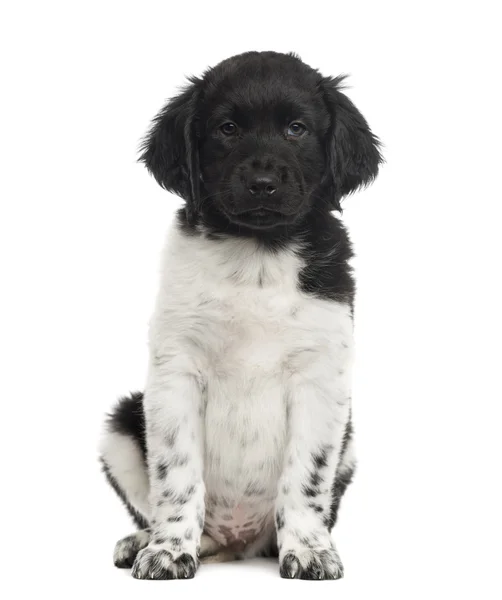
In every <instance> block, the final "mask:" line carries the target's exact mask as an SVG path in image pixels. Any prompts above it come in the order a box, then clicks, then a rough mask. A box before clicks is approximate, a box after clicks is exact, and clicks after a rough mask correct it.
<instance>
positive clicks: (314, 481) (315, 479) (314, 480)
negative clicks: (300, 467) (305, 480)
mask: <svg viewBox="0 0 502 600" xmlns="http://www.w3.org/2000/svg"><path fill="white" fill-rule="evenodd" d="M322 481H323V478H322V477H321V476H320V475H319V473H311V474H310V485H311V486H313V487H316V486H318V485H319V484H320V483H322Z"/></svg>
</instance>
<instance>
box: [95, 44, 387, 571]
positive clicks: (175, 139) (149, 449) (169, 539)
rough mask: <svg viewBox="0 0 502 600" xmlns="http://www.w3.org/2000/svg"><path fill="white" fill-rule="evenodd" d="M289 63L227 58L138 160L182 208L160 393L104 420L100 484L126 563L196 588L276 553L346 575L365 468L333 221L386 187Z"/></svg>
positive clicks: (359, 120)
mask: <svg viewBox="0 0 502 600" xmlns="http://www.w3.org/2000/svg"><path fill="white" fill-rule="evenodd" d="M342 83H343V77H337V78H331V77H323V76H321V75H320V74H319V72H318V71H316V70H315V69H312V68H311V67H309V66H307V65H306V64H304V63H303V62H302V61H301V60H300V58H299V57H298V56H296V55H294V54H279V53H275V52H248V53H245V54H241V55H239V56H235V57H233V58H230V59H228V60H225V61H223V62H222V63H220V64H219V65H217V66H216V67H214V68H212V69H209V70H208V71H207V72H206V73H205V74H204V76H203V77H202V78H200V79H199V78H195V77H194V78H191V79H190V84H189V85H188V87H186V89H184V91H183V92H182V93H180V94H179V95H178V96H176V97H175V98H174V99H173V100H171V101H170V102H169V103H168V104H167V105H166V106H165V107H164V108H163V109H162V110H161V111H160V112H159V114H158V115H157V116H156V117H155V119H154V121H153V124H152V127H151V129H150V131H149V133H148V134H147V136H146V138H145V140H144V142H143V145H142V154H141V161H143V162H144V163H145V165H146V166H147V168H148V169H149V171H150V172H151V173H152V174H153V176H154V177H155V179H156V180H157V182H158V183H159V184H160V185H161V186H162V187H163V188H165V189H166V190H169V191H171V192H174V193H175V194H177V195H179V196H181V197H182V198H183V199H184V200H185V201H186V207H185V208H184V209H181V210H179V212H178V214H177V219H176V221H175V224H174V226H173V227H172V229H171V231H170V233H169V237H168V241H167V245H166V247H165V250H164V256H163V268H162V275H161V282H160V289H159V293H158V298H157V303H156V308H155V311H154V315H153V318H152V321H151V326H150V336H149V340H150V360H149V374H148V378H147V382H146V389H145V393H144V394H141V393H136V394H132V395H131V396H130V397H126V398H122V399H121V400H120V401H119V403H118V405H117V406H116V408H115V409H114V411H113V412H112V414H111V415H110V416H109V418H108V419H107V423H106V432H105V435H104V437H103V441H102V446H101V461H102V465H103V470H104V473H105V474H106V477H107V479H108V481H109V482H110V484H111V485H112V487H113V488H114V489H115V491H116V492H117V493H118V495H119V497H120V498H121V499H122V501H123V502H124V504H125V506H126V507H127V509H128V510H129V512H130V513H131V515H132V517H133V519H134V521H135V522H136V524H137V525H138V526H139V531H137V532H136V533H134V534H133V535H130V536H128V537H126V538H125V539H123V540H121V541H119V542H118V543H117V545H116V548H115V554H114V561H115V564H116V566H117V567H132V575H133V576H134V577H136V578H138V579H179V578H191V577H193V576H194V574H195V571H196V570H197V567H198V564H199V560H202V561H203V562H204V561H211V560H213V561H217V560H225V559H229V558H246V557H252V556H266V555H274V556H278V558H279V564H280V574H281V576H282V577H285V578H300V579H337V578H339V577H341V576H342V575H343V566H342V563H341V561H340V557H339V555H338V553H337V550H336V548H335V545H334V543H333V540H332V536H331V530H332V528H333V526H334V524H335V522H336V518H337V511H338V507H339V504H340V499H341V497H342V495H343V493H344V492H345V489H346V487H347V485H348V484H349V483H350V481H351V478H352V475H353V471H354V454H353V441H352V425H351V383H350V371H351V364H352V355H353V334H352V330H353V300H354V280H353V277H352V273H351V267H350V266H349V259H350V258H351V256H352V251H351V245H350V242H349V238H348V236H347V233H346V230H345V228H344V227H343V225H342V224H341V222H340V221H339V220H338V219H337V218H335V217H334V216H333V215H332V213H331V211H333V210H338V211H339V210H340V200H341V199H342V198H343V197H344V196H346V195H347V194H350V193H351V192H354V191H355V190H356V189H357V188H359V187H361V186H364V185H366V184H368V183H370V182H371V181H373V179H374V178H375V177H376V175H377V173H378V168H379V164H380V163H381V162H382V157H381V154H380V150H379V141H378V139H377V138H376V137H375V136H374V135H373V134H372V132H371V130H370V128H369V127H368V124H367V123H366V121H365V119H364V118H363V116H362V115H361V113H360V112H359V111H358V110H357V109H356V107H355V106H354V105H353V103H352V102H351V101H350V100H349V99H348V98H347V97H346V96H345V95H344V94H343V93H342V91H341V88H342Z"/></svg>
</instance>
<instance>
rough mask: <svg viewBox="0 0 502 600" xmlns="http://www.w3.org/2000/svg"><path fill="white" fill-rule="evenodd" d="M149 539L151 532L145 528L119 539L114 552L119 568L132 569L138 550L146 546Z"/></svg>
mask: <svg viewBox="0 0 502 600" xmlns="http://www.w3.org/2000/svg"><path fill="white" fill-rule="evenodd" d="M149 541H150V533H149V531H147V530H145V529H144V530H142V531H137V532H136V533H133V534H132V535H128V536H127V537H125V538H123V539H122V540H119V541H118V542H117V543H116V544H115V550H114V552H113V563H114V565H115V566H116V567H118V568H119V569H130V568H131V567H132V566H133V564H134V559H135V558H136V555H137V554H138V552H139V551H140V550H142V549H143V548H146V546H148V542H149Z"/></svg>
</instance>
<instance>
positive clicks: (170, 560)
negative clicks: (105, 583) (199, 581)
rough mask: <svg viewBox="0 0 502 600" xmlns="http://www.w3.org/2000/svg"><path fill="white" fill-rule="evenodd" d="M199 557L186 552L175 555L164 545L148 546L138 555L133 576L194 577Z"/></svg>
mask: <svg viewBox="0 0 502 600" xmlns="http://www.w3.org/2000/svg"><path fill="white" fill-rule="evenodd" d="M196 570H197V559H196V558H194V557H193V556H191V555H190V554H188V553H186V552H184V553H182V554H180V555H179V556H177V557H176V558H175V557H174V555H173V553H172V552H171V551H169V550H167V549H166V548H163V547H162V546H159V545H155V546H147V547H146V548H144V549H143V550H141V551H140V552H139V553H138V555H137V556H136V560H135V561H134V565H133V568H132V576H133V577H135V578H136V579H192V577H193V576H194V575H195V571H196Z"/></svg>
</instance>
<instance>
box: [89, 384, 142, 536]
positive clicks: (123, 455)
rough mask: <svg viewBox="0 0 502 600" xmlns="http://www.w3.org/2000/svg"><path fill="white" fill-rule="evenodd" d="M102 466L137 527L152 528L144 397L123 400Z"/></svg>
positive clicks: (112, 420) (111, 420) (111, 423)
mask: <svg viewBox="0 0 502 600" xmlns="http://www.w3.org/2000/svg"><path fill="white" fill-rule="evenodd" d="M100 451H101V457H100V460H101V464H102V466H103V472H104V474H105V476H106V478H107V480H108V483H109V484H110V485H111V486H112V488H113V489H114V490H115V492H116V493H117V495H118V496H119V498H120V499H121V500H122V502H123V503H124V505H125V507H126V508H127V510H128V511H129V513H130V515H131V516H132V518H133V520H134V522H135V523H136V525H137V526H138V527H139V528H141V529H146V528H147V527H148V526H149V518H150V517H149V512H150V509H149V501H148V494H149V488H150V485H149V481H148V470H147V463H146V443H145V417H144V413H143V394H140V393H136V394H132V395H131V396H128V397H125V398H122V399H121V400H119V402H118V404H117V406H116V407H115V409H114V410H113V411H112V413H111V414H110V415H109V416H108V419H107V422H106V430H105V434H104V436H103V439H102V442H101V447H100Z"/></svg>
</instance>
